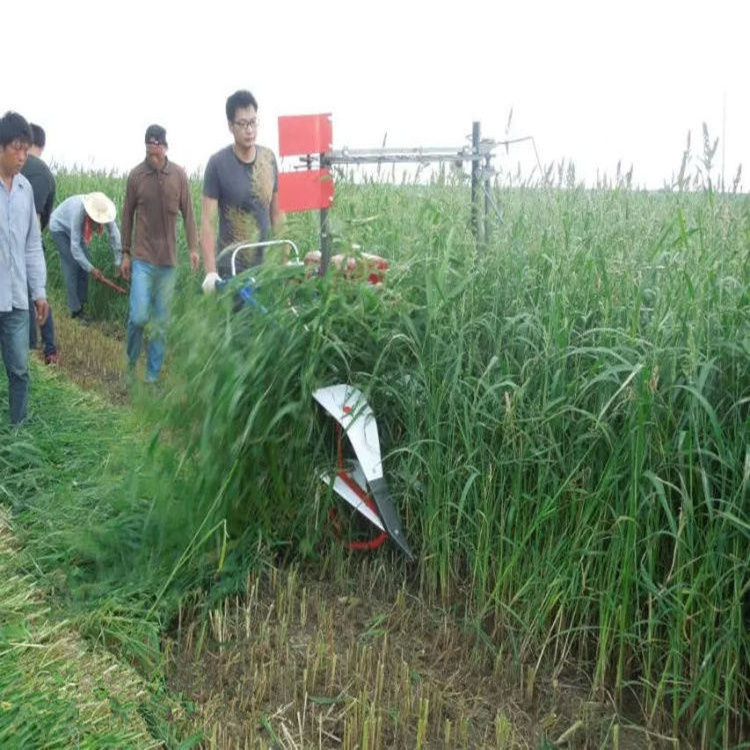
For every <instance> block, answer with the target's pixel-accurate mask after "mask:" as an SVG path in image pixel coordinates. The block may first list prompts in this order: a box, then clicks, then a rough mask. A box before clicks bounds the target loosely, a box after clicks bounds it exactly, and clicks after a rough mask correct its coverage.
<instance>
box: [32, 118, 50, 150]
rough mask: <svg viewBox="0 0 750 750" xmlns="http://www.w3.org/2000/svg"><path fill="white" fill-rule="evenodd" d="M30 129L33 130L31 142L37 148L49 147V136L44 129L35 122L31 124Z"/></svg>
mask: <svg viewBox="0 0 750 750" xmlns="http://www.w3.org/2000/svg"><path fill="white" fill-rule="evenodd" d="M29 127H30V128H31V142H32V143H33V144H34V145H35V146H36V147H37V148H44V147H45V146H46V145H47V134H46V133H45V132H44V128H43V127H42V126H41V125H37V124H36V123H35V122H30V123H29Z"/></svg>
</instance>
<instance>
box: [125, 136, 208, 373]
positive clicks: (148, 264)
mask: <svg viewBox="0 0 750 750" xmlns="http://www.w3.org/2000/svg"><path fill="white" fill-rule="evenodd" d="M145 141H146V158H145V159H144V160H143V161H142V162H141V163H140V164H139V165H138V166H137V167H135V168H134V169H132V170H131V171H130V174H129V175H128V180H127V185H126V188H125V201H124V203H123V207H122V275H123V276H124V277H125V279H130V280H131V283H130V313H129V316H128V331H127V356H128V366H129V368H130V370H131V371H133V370H134V369H135V366H136V364H137V362H138V358H139V357H140V354H141V347H142V345H143V335H144V331H145V328H146V325H147V324H148V326H149V334H148V345H147V347H146V382H147V383H156V382H157V380H158V379H159V373H160V371H161V366H162V363H163V362H164V353H165V342H166V331H167V325H168V324H169V308H170V304H171V300H172V294H173V292H174V284H175V273H176V266H177V242H176V233H177V213H178V212H179V213H181V214H182V221H183V224H184V226H185V234H186V236H187V243H188V248H189V249H190V266H191V267H192V269H193V271H197V270H198V265H199V263H200V259H199V257H198V230H197V229H196V226H195V218H194V217H193V203H192V201H191V199H190V186H189V184H188V178H187V174H186V173H185V170H184V169H183V168H182V167H180V166H178V165H177V164H175V163H174V162H171V161H170V160H169V159H168V158H167V131H166V130H165V129H164V128H163V127H162V126H161V125H149V126H148V128H147V129H146V138H145ZM134 219H135V242H132V234H133V220H134ZM131 250H132V256H133V257H132V260H131Z"/></svg>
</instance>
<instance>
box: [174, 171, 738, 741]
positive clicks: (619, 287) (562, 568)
mask: <svg viewBox="0 0 750 750" xmlns="http://www.w3.org/2000/svg"><path fill="white" fill-rule="evenodd" d="M465 198H466V195H465V193H463V192H462V191H461V190H460V189H458V188H457V189H447V188H443V187H441V186H438V185H433V186H422V187H419V186H414V187H412V188H410V187H408V186H405V187H404V186H402V187H390V186H383V185H377V184H376V185H360V186H355V185H341V186H339V196H338V204H337V210H336V214H335V217H334V229H335V232H336V237H337V240H338V242H339V244H338V245H337V246H338V247H341V248H346V247H347V246H348V243H350V242H352V241H355V240H359V241H360V242H362V244H364V249H365V250H369V251H372V252H377V253H379V254H381V255H384V256H385V257H387V258H388V259H389V260H390V261H391V265H392V268H391V270H390V272H389V275H388V280H387V283H386V285H385V288H384V289H382V290H380V291H376V290H375V289H373V288H371V287H368V286H366V285H357V284H352V283H348V282H346V281H344V280H343V279H340V278H335V277H333V278H330V279H327V280H308V281H305V282H302V283H290V282H288V281H287V282H284V281H282V280H279V279H278V278H276V275H277V274H276V271H275V270H274V269H265V270H264V271H263V272H262V273H261V274H260V275H259V282H260V290H259V292H258V295H259V299H260V301H261V302H262V304H263V306H264V307H265V308H266V312H265V313H263V314H259V313H257V312H253V311H252V310H249V309H243V310H241V311H240V312H239V313H235V312H232V299H231V295H226V296H225V298H224V299H223V300H213V299H212V300H197V301H196V303H195V305H194V306H193V308H192V309H191V310H187V311H185V314H184V315H183V316H182V318H181V320H180V322H179V323H178V324H177V326H176V328H175V332H174V334H175V346H176V347H178V348H179V350H180V352H181V356H180V357H179V359H177V358H176V359H175V361H174V366H173V371H172V372H173V376H174V380H173V381H172V385H173V388H172V389H171V390H170V391H169V392H168V394H167V395H166V396H165V398H164V400H163V401H162V405H163V406H164V407H165V408H166V413H165V414H162V415H161V416H160V418H161V419H162V420H163V421H162V422H161V425H162V429H163V430H164V434H168V435H169V445H170V448H174V447H176V446H179V448H178V450H179V451H180V452H181V453H180V455H181V456H182V462H181V463H180V465H179V467H178V470H177V471H176V473H175V476H176V477H177V481H179V477H180V475H182V476H184V477H185V480H184V483H183V485H181V486H183V488H184V489H183V491H182V492H183V494H182V500H181V502H182V504H183V507H184V509H185V515H182V516H180V518H181V521H183V522H185V520H186V517H187V518H189V519H191V520H190V522H187V523H185V528H189V529H191V531H193V532H194V533H196V534H198V536H200V535H202V534H204V533H205V532H208V531H210V530H211V529H213V530H214V531H215V542H214V549H213V553H212V554H213V555H214V559H215V560H216V562H217V564H218V563H219V562H223V561H225V559H227V558H225V554H226V552H227V549H229V557H230V558H231V556H232V549H231V547H232V545H235V549H236V550H239V549H240V548H244V549H245V550H251V549H252V550H254V549H256V548H257V545H258V544H260V545H262V546H264V547H270V548H275V549H283V550H292V551H293V552H307V553H310V552H313V551H315V550H320V549H321V547H320V544H321V541H322V540H323V539H324V538H325V535H326V530H325V529H326V527H325V523H324V521H325V509H326V506H327V505H328V503H330V502H333V501H332V500H331V498H330V497H328V496H327V495H326V493H324V492H323V491H322V489H321V487H320V486H319V482H318V479H317V476H318V473H319V471H320V469H321V467H323V466H325V465H326V462H327V461H328V462H329V463H330V461H331V460H332V450H331V447H330V444H329V443H328V442H326V439H325V437H324V435H325V429H324V426H323V425H322V424H321V422H323V423H324V422H325V420H324V419H321V417H320V415H319V414H318V413H317V412H316V408H315V406H314V402H313V400H312V398H311V393H312V391H313V390H314V389H315V388H316V387H319V386H321V385H327V384H331V383H334V382H339V381H346V382H351V383H352V384H354V385H356V386H358V387H360V388H361V389H363V390H364V391H365V392H366V393H367V394H368V397H369V399H370V403H371V405H372V406H373V408H374V409H375V412H376V415H377V417H378V422H379V426H380V428H381V436H382V439H383V443H384V451H385V455H386V461H385V468H386V476H387V478H388V479H389V482H390V484H391V488H392V490H393V494H394V497H395V498H396V501H397V504H398V506H399V509H400V513H401V515H402V517H403V518H404V521H405V526H406V529H407V534H408V538H409V541H410V543H411V544H412V545H413V546H414V547H415V548H416V549H417V550H418V554H419V564H418V566H417V569H416V570H415V571H414V573H415V574H416V575H417V576H418V580H419V582H420V586H421V589H422V592H423V593H424V594H425V595H427V596H429V597H435V598H438V599H440V600H441V601H442V602H444V603H451V604H456V603H461V606H462V607H463V608H464V609H465V612H466V613H467V615H468V616H469V617H470V618H476V620H477V622H480V623H481V624H482V625H483V627H485V628H487V629H488V631H489V634H490V637H491V642H492V644H493V648H496V649H498V650H499V649H504V650H505V651H506V653H507V652H511V653H512V654H513V658H515V659H516V660H518V661H519V662H521V663H524V664H525V663H530V664H532V665H534V664H537V663H542V662H544V663H548V664H551V665H552V666H554V667H555V668H562V667H563V665H564V664H565V663H570V662H579V663H581V664H584V665H585V664H591V665H593V667H592V668H593V680H594V687H595V688H596V689H601V690H607V691H613V692H614V694H615V696H618V697H621V696H623V694H624V693H625V692H628V691H630V690H635V691H636V693H637V694H639V695H640V696H641V698H642V700H643V706H644V710H645V714H646V717H647V720H648V721H650V722H651V723H652V724H653V725H654V726H660V727H665V728H666V729H667V730H668V731H670V732H672V733H673V734H674V735H675V736H680V735H682V736H691V737H694V738H700V739H701V741H702V742H704V743H705V744H707V745H721V744H723V745H725V746H727V745H730V744H731V743H732V742H733V741H736V739H737V737H739V736H740V735H741V734H742V733H743V732H746V731H747V728H748V721H749V717H748V708H747V707H748V705H749V700H748V699H749V698H750V688H749V680H750V673H749V672H748V667H747V665H748V663H750V659H748V656H750V654H749V652H748V630H747V627H748V626H747V613H746V612H745V614H744V615H743V606H745V607H747V601H748V586H749V585H750V576H749V572H750V567H749V562H748V551H749V549H750V547H749V545H748V536H749V529H750V527H749V526H748V503H747V501H748V476H747V466H748V460H750V459H748V450H750V448H749V446H750V437H749V434H748V403H749V402H750V329H749V328H748V325H749V320H750V316H749V307H748V250H747V236H748V230H749V227H750V224H749V218H750V217H749V216H748V203H747V200H746V199H745V198H744V197H743V196H718V195H716V194H714V193H712V192H710V191H706V192H701V193H691V194H687V193H660V194H647V193H640V192H636V191H631V190H628V189H619V188H618V189H614V190H608V191H593V192H592V191H586V190H584V189H582V188H580V187H572V188H570V187H569V188H567V189H530V188H521V189H504V190H503V189H498V190H496V192H495V196H494V198H495V201H496V203H497V204H498V205H500V206H501V207H502V222H501V223H498V222H495V226H494V229H493V233H492V235H491V237H490V239H489V242H488V243H487V245H486V247H485V248H483V249H481V250H477V249H476V248H475V246H474V243H473V239H472V237H471V236H470V234H469V233H468V231H467V229H466V227H467V224H468V221H467V219H468V206H467V202H466V200H465ZM363 219H369V221H367V222H363V221H362V220H363ZM304 221H308V220H307V219H305V220H304ZM292 223H293V222H292ZM314 230H315V227H314V225H312V226H311V225H310V224H309V221H308V240H307V241H308V243H309V245H312V246H314V244H315V235H314ZM292 231H294V229H293V230H292ZM303 241H304V240H303ZM292 307H293V308H294V309H292ZM201 524H202V525H201ZM393 564H394V566H399V565H400V564H401V563H400V561H399V560H397V559H394V562H393Z"/></svg>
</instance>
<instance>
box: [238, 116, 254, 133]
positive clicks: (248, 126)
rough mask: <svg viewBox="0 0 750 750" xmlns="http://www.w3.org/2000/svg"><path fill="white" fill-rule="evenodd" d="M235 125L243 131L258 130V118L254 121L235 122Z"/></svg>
mask: <svg viewBox="0 0 750 750" xmlns="http://www.w3.org/2000/svg"><path fill="white" fill-rule="evenodd" d="M233 124H234V125H236V126H237V127H238V128H240V129H241V130H257V129H258V118H257V117H256V118H255V119H253V120H234V121H233Z"/></svg>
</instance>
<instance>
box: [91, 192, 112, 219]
mask: <svg viewBox="0 0 750 750" xmlns="http://www.w3.org/2000/svg"><path fill="white" fill-rule="evenodd" d="M83 207H84V208H85V209H86V213H87V214H88V215H89V217H90V218H91V220H92V221H95V222H96V223H97V224H109V223H110V222H111V221H114V220H115V216H116V215H117V209H116V208H115V204H114V203H113V202H112V201H111V200H110V199H109V198H107V196H106V195H104V193H87V194H86V195H84V196H83Z"/></svg>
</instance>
